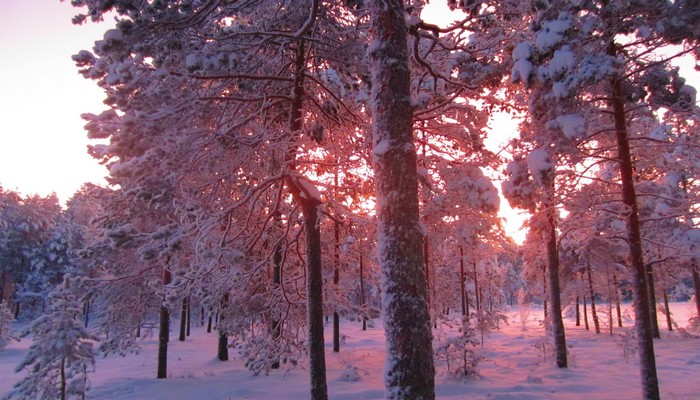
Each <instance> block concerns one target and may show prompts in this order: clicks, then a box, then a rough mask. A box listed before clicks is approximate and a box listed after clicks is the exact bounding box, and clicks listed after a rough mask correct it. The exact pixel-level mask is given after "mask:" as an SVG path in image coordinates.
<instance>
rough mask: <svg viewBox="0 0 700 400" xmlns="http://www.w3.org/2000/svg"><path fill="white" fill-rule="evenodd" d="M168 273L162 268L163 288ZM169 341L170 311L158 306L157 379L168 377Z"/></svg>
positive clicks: (168, 276) (163, 306)
mask: <svg viewBox="0 0 700 400" xmlns="http://www.w3.org/2000/svg"><path fill="white" fill-rule="evenodd" d="M170 280H171V275H170V271H169V270H168V268H167V262H166V267H165V268H163V286H165V285H167V284H169V283H170ZM169 340H170V311H168V308H167V307H165V305H164V304H161V305H160V321H159V323H158V372H157V376H156V378H157V379H165V378H167V377H168V341H169Z"/></svg>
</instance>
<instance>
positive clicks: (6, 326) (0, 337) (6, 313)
mask: <svg viewBox="0 0 700 400" xmlns="http://www.w3.org/2000/svg"><path fill="white" fill-rule="evenodd" d="M13 319H14V318H13V317H12V312H10V310H9V309H8V308H7V305H6V304H5V303H2V304H0V350H2V349H4V348H5V346H7V344H8V343H10V340H14V339H15V337H14V335H13V334H12V327H11V326H10V323H11V322H12V320H13Z"/></svg>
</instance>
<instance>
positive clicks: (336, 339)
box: [333, 172, 340, 353]
mask: <svg viewBox="0 0 700 400" xmlns="http://www.w3.org/2000/svg"><path fill="white" fill-rule="evenodd" d="M335 186H336V187H337V186H338V173H337V172H336V174H335ZM333 228H334V229H333V230H334V232H333V233H334V236H335V246H334V253H335V254H334V260H333V261H334V263H335V265H334V268H333V290H335V291H336V293H338V284H339V283H340V224H339V223H338V222H335V224H334V226H333ZM333 352H335V353H338V352H340V315H338V312H337V311H333Z"/></svg>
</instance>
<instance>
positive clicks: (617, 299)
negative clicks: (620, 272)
mask: <svg viewBox="0 0 700 400" xmlns="http://www.w3.org/2000/svg"><path fill="white" fill-rule="evenodd" d="M613 285H615V311H616V313H617V327H618V328H622V310H621V309H620V288H618V287H617V285H618V281H617V275H613Z"/></svg>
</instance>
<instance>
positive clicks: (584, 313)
mask: <svg viewBox="0 0 700 400" xmlns="http://www.w3.org/2000/svg"><path fill="white" fill-rule="evenodd" d="M587 309H588V307H587V305H586V296H583V323H584V325H585V327H586V330H587V331H590V330H591V327H590V326H589V325H588V311H587Z"/></svg>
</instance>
